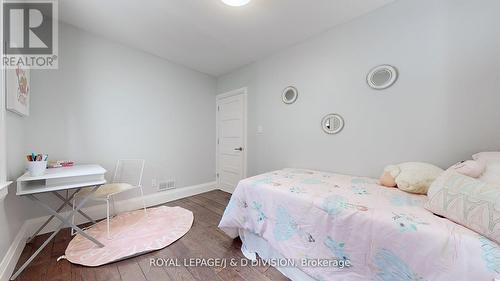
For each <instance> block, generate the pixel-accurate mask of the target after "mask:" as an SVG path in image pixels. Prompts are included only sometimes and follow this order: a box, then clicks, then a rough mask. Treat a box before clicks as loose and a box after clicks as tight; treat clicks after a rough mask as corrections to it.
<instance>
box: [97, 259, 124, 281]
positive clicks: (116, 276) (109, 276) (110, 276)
mask: <svg viewBox="0 0 500 281" xmlns="http://www.w3.org/2000/svg"><path fill="white" fill-rule="evenodd" d="M95 279H96V281H121V278H120V272H119V271H118V267H117V266H116V264H114V263H112V264H106V265H103V266H99V267H96V268H95Z"/></svg>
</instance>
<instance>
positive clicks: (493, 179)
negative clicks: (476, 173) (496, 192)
mask: <svg viewBox="0 0 500 281" xmlns="http://www.w3.org/2000/svg"><path fill="white" fill-rule="evenodd" d="M479 180H481V181H484V182H486V183H489V184H496V185H500V162H492V163H488V165H486V170H485V171H484V173H483V175H481V177H480V178H479Z"/></svg>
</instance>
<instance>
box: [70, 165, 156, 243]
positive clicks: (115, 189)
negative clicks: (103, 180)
mask: <svg viewBox="0 0 500 281" xmlns="http://www.w3.org/2000/svg"><path fill="white" fill-rule="evenodd" d="M144 163H145V161H144V160H142V159H123V160H118V162H117V163H116V167H115V174H114V176H113V181H112V183H108V184H105V185H102V186H101V187H99V189H97V191H96V192H94V193H93V194H92V197H90V198H89V200H94V201H104V202H106V220H107V231H108V239H110V238H111V236H110V227H111V224H110V219H111V217H110V204H109V203H110V201H111V204H112V206H113V216H114V215H116V207H115V200H114V195H117V194H119V193H122V192H125V191H128V190H131V189H135V188H139V190H140V192H141V199H142V205H143V208H144V214H145V215H146V216H147V210H146V201H145V200H144V191H143V189H142V174H143V172H144ZM91 192H92V189H91V188H83V189H81V190H80V191H78V193H77V194H75V196H74V198H73V206H75V205H76V204H75V203H76V200H77V199H78V197H80V198H81V197H85V196H87V195H88V194H90V193H91ZM74 220H75V216H74V215H73V223H74ZM71 234H72V235H75V234H76V231H74V230H73V229H71Z"/></svg>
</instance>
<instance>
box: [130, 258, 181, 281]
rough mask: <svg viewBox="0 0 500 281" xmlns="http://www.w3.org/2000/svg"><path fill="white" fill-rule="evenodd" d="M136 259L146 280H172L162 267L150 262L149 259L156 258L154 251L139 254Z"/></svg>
mask: <svg viewBox="0 0 500 281" xmlns="http://www.w3.org/2000/svg"><path fill="white" fill-rule="evenodd" d="M137 259H138V261H137V263H138V264H139V266H140V267H141V270H142V273H144V276H146V279H147V280H148V281H154V280H158V281H173V280H172V279H171V278H170V276H169V275H168V274H167V272H166V271H165V269H164V268H163V267H160V266H155V263H153V264H151V259H158V256H157V253H156V252H153V253H149V254H146V255H142V256H139V257H137ZM160 265H161V264H160Z"/></svg>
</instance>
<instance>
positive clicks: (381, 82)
mask: <svg viewBox="0 0 500 281" xmlns="http://www.w3.org/2000/svg"><path fill="white" fill-rule="evenodd" d="M397 79H398V70H397V69H396V68H395V67H394V66H392V65H386V64H384V65H379V66H377V67H375V68H373V69H372V70H370V72H369V73H368V75H367V76H366V82H367V83H368V85H369V86H370V87H371V88H372V89H375V90H383V89H387V88H389V87H390V86H392V85H393V84H394V83H395V82H396V80H397Z"/></svg>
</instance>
